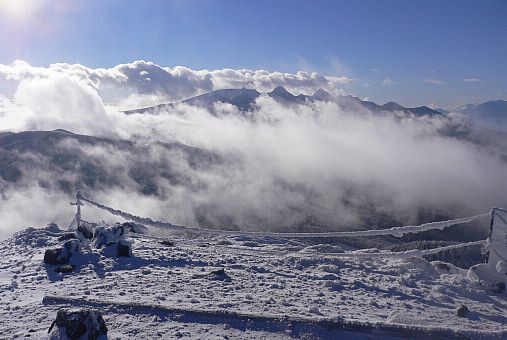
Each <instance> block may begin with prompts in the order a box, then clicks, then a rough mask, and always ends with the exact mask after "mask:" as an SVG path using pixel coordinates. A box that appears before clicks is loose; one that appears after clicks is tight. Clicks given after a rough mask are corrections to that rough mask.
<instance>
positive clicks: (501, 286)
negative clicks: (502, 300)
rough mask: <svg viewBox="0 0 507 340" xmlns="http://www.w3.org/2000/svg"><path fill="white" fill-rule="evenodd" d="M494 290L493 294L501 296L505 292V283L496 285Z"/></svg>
mask: <svg viewBox="0 0 507 340" xmlns="http://www.w3.org/2000/svg"><path fill="white" fill-rule="evenodd" d="M492 290H493V292H495V293H499V294H500V293H503V292H505V283H503V282H498V283H495V284H494V285H493V287H492Z"/></svg>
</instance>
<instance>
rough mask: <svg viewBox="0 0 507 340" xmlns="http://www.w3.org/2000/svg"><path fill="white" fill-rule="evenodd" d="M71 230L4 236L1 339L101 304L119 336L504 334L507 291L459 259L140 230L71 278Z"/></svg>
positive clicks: (86, 259) (87, 256) (87, 257)
mask: <svg viewBox="0 0 507 340" xmlns="http://www.w3.org/2000/svg"><path fill="white" fill-rule="evenodd" d="M63 234H64V232H62V231H59V230H57V229H56V228H55V227H54V226H53V227H48V228H43V229H28V230H25V231H22V232H20V233H17V234H16V235H14V236H13V237H11V238H9V239H7V240H4V241H1V242H0V338H2V339H3V338H6V339H10V338H16V337H25V336H31V337H32V338H33V337H35V338H41V337H46V336H47V330H48V328H49V326H50V325H51V323H52V321H53V320H54V319H55V317H56V312H57V310H58V309H59V308H61V307H65V306H85V307H93V308H97V309H99V310H101V311H102V313H103V316H104V320H105V321H106V324H107V327H108V328H109V333H108V334H109V337H110V338H111V339H115V338H121V339H125V338H135V339H148V338H181V337H193V338H200V339H202V338H241V339H248V338H255V339H258V338H269V339H273V338H292V337H296V338H307V339H315V338H323V339H330V338H341V339H343V338H354V339H356V338H357V339H361V338H371V339H377V338H421V339H428V338H453V337H456V338H461V337H470V338H484V339H489V338H492V339H505V338H507V294H506V293H505V292H504V293H502V294H496V295H493V294H488V293H486V292H485V291H484V289H482V288H481V287H480V286H478V285H477V284H476V283H473V282H470V281H469V280H468V279H467V271H466V270H464V269H460V268H457V267H454V266H453V265H451V264H444V263H442V262H428V261H426V260H424V259H422V258H399V259H388V258H371V259H369V258H367V257H366V258H364V257H361V258H337V257H333V255H332V253H333V251H335V252H340V251H342V250H341V249H340V248H339V247H337V246H330V245H321V246H315V245H313V246H309V245H308V244H306V243H305V242H304V241H301V240H281V239H275V238H269V237H263V238H252V237H249V236H227V237H225V236H207V237H199V238H194V239H189V238H183V237H174V238H172V239H171V240H172V241H173V242H174V244H173V245H168V244H162V239H160V238H157V237H153V236H148V235H142V234H133V233H131V234H129V235H128V239H129V240H131V241H132V242H133V243H132V252H133V255H134V256H133V257H120V258H116V257H106V256H104V254H105V253H104V252H101V251H99V250H97V249H95V248H94V247H91V248H86V247H84V248H83V250H82V252H83V253H82V254H79V255H77V256H76V255H75V256H73V258H72V259H71V263H73V264H75V265H76V270H75V271H74V272H72V273H67V274H62V273H56V272H55V271H54V269H55V267H54V266H50V265H45V264H44V263H43V258H44V253H45V251H46V249H50V248H55V247H58V246H59V245H61V244H62V243H63V242H65V241H63V240H62V241H59V237H61V236H62V235H63ZM324 253H325V254H324ZM221 269H223V272H221ZM461 305H465V306H466V307H468V309H469V310H470V312H469V313H468V314H466V316H465V317H459V316H457V315H456V309H457V308H458V307H460V306H461Z"/></svg>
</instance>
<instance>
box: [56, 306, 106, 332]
mask: <svg viewBox="0 0 507 340" xmlns="http://www.w3.org/2000/svg"><path fill="white" fill-rule="evenodd" d="M49 335H50V339H52V340H53V339H54V340H66V339H71V340H78V339H79V340H100V339H103V340H105V339H107V326H106V323H105V322H104V319H103V318H102V314H101V313H100V312H99V311H98V310H94V309H88V308H62V309H60V310H59V311H58V313H57V314H56V319H55V321H53V323H52V324H51V326H50V328H49Z"/></svg>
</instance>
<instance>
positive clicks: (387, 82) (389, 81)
mask: <svg viewBox="0 0 507 340" xmlns="http://www.w3.org/2000/svg"><path fill="white" fill-rule="evenodd" d="M394 84H396V82H395V81H394V80H392V79H391V78H389V77H387V78H384V81H383V82H382V85H384V86H392V85H394Z"/></svg>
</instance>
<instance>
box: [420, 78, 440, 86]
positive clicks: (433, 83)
mask: <svg viewBox="0 0 507 340" xmlns="http://www.w3.org/2000/svg"><path fill="white" fill-rule="evenodd" d="M424 82H425V83H426V84H432V85H443V84H445V81H443V80H439V79H425V80H424Z"/></svg>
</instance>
